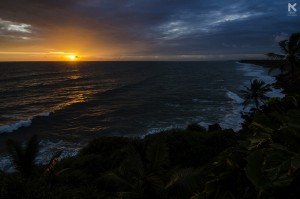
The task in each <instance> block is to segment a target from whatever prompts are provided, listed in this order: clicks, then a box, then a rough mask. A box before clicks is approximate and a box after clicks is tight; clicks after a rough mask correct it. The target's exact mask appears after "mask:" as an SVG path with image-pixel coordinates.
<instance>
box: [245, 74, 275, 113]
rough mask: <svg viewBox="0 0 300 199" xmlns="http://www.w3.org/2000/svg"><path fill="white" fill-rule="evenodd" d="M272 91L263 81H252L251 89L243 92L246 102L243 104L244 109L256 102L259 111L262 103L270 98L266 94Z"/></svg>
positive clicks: (248, 88) (247, 88)
mask: <svg viewBox="0 0 300 199" xmlns="http://www.w3.org/2000/svg"><path fill="white" fill-rule="evenodd" d="M271 90H272V89H271V85H270V84H266V83H265V82H264V81H262V80H257V79H254V80H251V84H250V87H246V90H242V91H241V93H242V97H243V98H244V100H245V101H244V102H243V105H244V107H245V106H247V105H249V104H251V103H252V102H254V103H255V106H256V109H257V110H259V106H260V103H263V104H264V103H265V100H267V99H268V98H269V97H267V96H266V93H267V92H269V91H271Z"/></svg>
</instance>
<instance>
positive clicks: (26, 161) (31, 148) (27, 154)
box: [6, 135, 39, 177]
mask: <svg viewBox="0 0 300 199" xmlns="http://www.w3.org/2000/svg"><path fill="white" fill-rule="evenodd" d="M6 145H7V147H8V149H9V152H10V154H11V157H12V161H13V163H14V165H15V168H16V169H17V170H18V171H19V172H20V173H21V174H22V175H23V176H24V177H30V176H31V175H32V174H33V171H34V167H35V158H36V157H37V154H38V152H39V141H38V139H37V136H36V135H34V136H32V137H31V138H30V140H29V141H28V142H27V144H26V145H25V147H22V145H21V144H20V143H19V142H17V141H13V140H11V139H9V140H7V142H6Z"/></svg>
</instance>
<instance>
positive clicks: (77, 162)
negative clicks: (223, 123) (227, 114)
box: [0, 33, 300, 199]
mask: <svg viewBox="0 0 300 199" xmlns="http://www.w3.org/2000/svg"><path fill="white" fill-rule="evenodd" d="M294 37H296V38H298V40H296V39H295V38H294ZM295 40H296V41H297V42H296V43H294V46H293V45H292V44H291V43H292V42H294V41H295ZM299 41H300V34H297V33H296V34H293V35H292V36H291V37H290V39H289V40H287V41H285V42H281V43H280V45H281V47H282V48H283V49H284V48H286V49H284V50H285V52H289V53H288V55H287V56H285V57H280V59H278V60H279V61H283V62H284V64H287V65H286V67H285V68H284V69H283V70H282V74H280V75H279V76H278V77H277V80H278V81H277V83H276V86H277V87H282V88H283V89H284V90H285V92H286V94H287V95H286V97H284V98H283V99H278V98H271V99H268V98H267V97H266V96H265V93H266V92H267V91H269V90H270V87H271V85H266V84H265V83H264V82H263V81H259V80H253V81H251V85H250V86H249V87H247V88H246V90H244V91H243V92H242V95H243V97H244V98H245V103H244V105H245V106H253V108H252V110H251V112H249V113H243V117H244V118H245V122H244V124H243V129H242V130H241V131H240V132H233V131H232V130H222V129H221V128H220V127H219V126H218V125H212V126H210V128H209V129H208V130H206V129H204V128H203V127H201V126H199V125H197V124H191V125H189V126H188V127H187V128H186V129H174V130H170V131H166V132H161V133H158V134H153V135H148V136H146V137H145V138H143V139H133V138H125V137H99V138H98V139H95V140H93V141H91V142H90V143H89V144H88V145H87V146H86V147H84V148H83V149H82V150H81V151H80V153H79V154H78V155H77V156H75V157H69V158H65V159H63V160H61V161H58V157H59V155H60V154H59V153H57V154H54V155H53V158H52V159H51V161H50V162H49V164H47V165H35V164H34V159H35V157H36V155H37V152H38V140H37V138H36V137H32V138H31V139H30V140H29V141H28V143H27V145H26V146H25V147H21V145H20V144H18V143H16V142H14V141H12V140H9V141H8V147H9V149H10V152H11V154H12V160H13V162H14V164H15V166H16V170H17V171H16V172H14V173H4V172H2V173H0V198H49V199H50V198H63V199H68V198H107V199H114V198H123V199H131V198H145V199H147V198H149V199H150V198H151V199H154V198H158V199H159V198H161V199H163V198H173V199H176V198H178V199H185V198H187V199H240V198H246V199H252V198H259V199H263V198H264V199H265V198H266V199H277V198H289V199H290V198H300V189H299V186H300V95H299V94H300V93H299V89H298V87H299V85H300V80H299V78H300V73H299V71H300V67H299V63H298V61H299V59H298V56H299V50H300V44H299ZM289 49H293V50H289ZM288 50H289V51H288ZM292 53H294V54H292ZM291 56H294V57H291ZM281 58H282V60H281ZM279 61H278V62H279Z"/></svg>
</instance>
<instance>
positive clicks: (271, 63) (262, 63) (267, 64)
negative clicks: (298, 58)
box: [238, 59, 282, 68]
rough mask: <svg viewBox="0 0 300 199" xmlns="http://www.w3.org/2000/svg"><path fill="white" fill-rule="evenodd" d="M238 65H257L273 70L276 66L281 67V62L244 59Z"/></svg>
mask: <svg viewBox="0 0 300 199" xmlns="http://www.w3.org/2000/svg"><path fill="white" fill-rule="evenodd" d="M238 63H243V64H255V65H259V66H262V67H266V68H273V67H274V66H280V64H282V61H281V60H268V59H253V60H252V59H242V60H239V61H238Z"/></svg>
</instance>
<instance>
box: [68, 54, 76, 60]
mask: <svg viewBox="0 0 300 199" xmlns="http://www.w3.org/2000/svg"><path fill="white" fill-rule="evenodd" d="M68 58H69V59H70V60H71V61H76V60H77V59H78V56H76V55H69V56H68Z"/></svg>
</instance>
